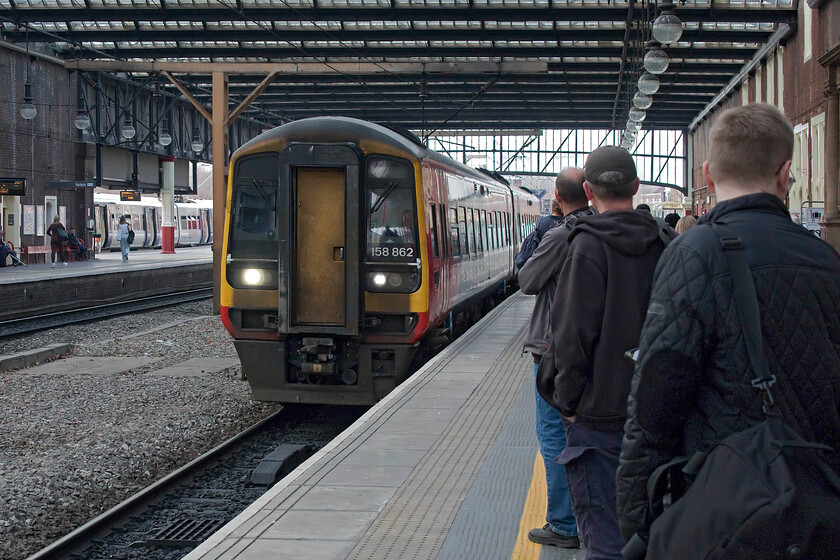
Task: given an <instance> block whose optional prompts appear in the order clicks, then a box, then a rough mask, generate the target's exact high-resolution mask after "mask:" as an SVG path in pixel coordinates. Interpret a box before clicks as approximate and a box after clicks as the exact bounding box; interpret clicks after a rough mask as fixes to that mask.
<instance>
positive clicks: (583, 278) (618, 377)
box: [538, 146, 673, 560]
mask: <svg viewBox="0 0 840 560" xmlns="http://www.w3.org/2000/svg"><path fill="white" fill-rule="evenodd" d="M584 178H585V181H584V184H583V187H584V190H585V191H586V195H587V197H588V198H589V199H590V200H591V201H592V203H593V204H594V206H595V208H596V209H597V210H598V212H599V214H597V215H595V216H584V217H582V218H580V219H579V220H578V221H577V223H576V224H575V227H574V229H573V230H572V231H571V233H570V234H569V249H568V255H567V257H566V260H565V262H564V263H563V267H562V269H561V271H560V276H559V278H558V281H557V291H556V293H555V295H554V305H552V307H551V342H552V343H553V345H554V363H555V366H556V368H557V373H556V375H555V376H554V377H553V379H551V378H544V377H543V376H542V375H541V376H540V384H539V385H538V387H539V390H540V394H541V395H542V396H543V397H544V398H545V399H546V400H547V401H549V402H550V403H551V404H552V405H553V406H555V407H556V408H557V409H559V410H560V412H561V413H562V414H563V416H564V417H565V419H564V423H565V426H566V449H565V450H563V452H562V453H561V454H560V457H559V458H558V461H559V462H560V463H562V464H564V465H566V474H567V477H568V480H569V488H570V490H571V496H572V508H573V509H574V512H575V517H577V522H578V529H579V530H580V535H581V540H582V541H583V545H584V546H585V547H586V556H585V558H586V559H587V560H595V559H598V560H602V559H620V558H622V555H621V549H622V547H623V545H624V543H623V541H622V539H621V534H620V532H619V528H618V516H617V513H616V501H615V473H616V469H617V468H618V455H619V448H620V445H621V438H622V436H623V434H624V431H623V427H624V421H625V418H626V413H627V395H628V394H629V393H630V381H631V379H632V377H633V363H632V362H631V361H630V360H628V359H627V358H626V357H625V356H624V353H625V351H627V350H630V349H632V348H635V347H636V346H638V344H639V333H640V332H641V329H642V322H643V320H644V317H645V311H646V310H647V304H648V297H649V294H650V286H651V282H652V279H653V271H654V268H655V267H656V262H657V260H658V259H659V256H660V255H661V254H662V251H663V250H664V248H665V245H666V243H665V241H664V240H663V239H662V238H661V237H660V227H659V225H658V224H657V222H656V220H654V219H653V217H652V216H651V215H650V214H648V213H647V212H640V211H637V210H634V209H633V195H634V194H636V191H637V190H638V188H639V179H638V177H637V175H636V165H635V164H634V163H633V158H632V157H631V156H630V154H629V153H628V152H627V150H624V149H623V148H619V147H616V146H602V147H600V148H597V149H596V150H594V151H593V152H592V153H591V154H589V157H588V158H587V159H586V165H585V166H584ZM672 234H673V232H672ZM669 240H670V239H669Z"/></svg>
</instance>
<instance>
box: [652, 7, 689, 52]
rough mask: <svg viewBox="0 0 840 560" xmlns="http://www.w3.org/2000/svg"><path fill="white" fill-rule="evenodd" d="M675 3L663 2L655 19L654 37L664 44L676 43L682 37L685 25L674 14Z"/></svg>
mask: <svg viewBox="0 0 840 560" xmlns="http://www.w3.org/2000/svg"><path fill="white" fill-rule="evenodd" d="M675 7H676V6H675V5H674V4H661V5H660V6H659V9H660V10H661V12H660V14H659V17H658V18H656V19H655V20H653V38H654V39H656V40H657V41H659V42H660V43H662V44H663V45H671V44H673V43H676V42H677V41H679V40H680V37H682V32H683V25H682V22H681V21H680V18H678V17H677V16H676V15H675V14H674V8H675Z"/></svg>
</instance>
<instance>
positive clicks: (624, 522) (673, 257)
mask: <svg viewBox="0 0 840 560" xmlns="http://www.w3.org/2000/svg"><path fill="white" fill-rule="evenodd" d="M792 154H793V130H792V129H791V126H790V123H789V122H788V121H787V119H786V118H785V116H784V115H783V114H782V113H780V112H779V111H778V110H777V109H775V108H773V107H771V106H770V105H765V104H750V105H745V106H742V107H737V108H735V109H732V110H729V111H726V112H725V113H723V114H721V115H720V116H719V117H718V120H717V121H716V122H715V124H714V126H713V127H712V129H711V131H710V135H709V151H708V158H709V159H708V161H707V162H705V163H704V164H703V174H704V176H705V179H706V184H707V185H708V186H709V189H711V190H712V191H714V192H715V193H716V195H717V201H718V202H717V204H716V205H715V206H714V207H713V208H712V210H711V211H710V212H709V213H707V214H705V215H704V216H703V217H701V218H700V219H699V220H698V222H697V225H696V226H695V227H693V228H692V229H690V230H688V231H687V232H685V233H684V234H682V235H680V236H679V237H678V238H677V240H676V241H675V242H674V243H672V244H671V245H670V247H669V248H668V250H667V252H666V253H665V254H664V255H663V257H662V260H661V261H660V263H659V266H658V268H657V271H656V276H655V279H654V284H653V293H652V295H651V300H650V306H649V308H648V312H647V318H646V319H645V324H644V329H643V331H642V338H641V343H640V348H639V364H638V366H637V368H636V372H635V376H634V378H633V389H632V394H631V397H630V399H629V403H628V420H627V425H626V427H625V432H626V433H625V436H624V442H623V444H622V450H621V466H620V468H619V471H618V507H619V518H620V524H621V530H622V535H623V536H624V538H625V539H629V538H630V537H631V536H632V535H633V534H634V533H639V535H640V536H641V537H643V538H645V537H647V535H648V534H649V526H650V523H651V521H652V519H651V514H650V511H649V508H648V504H647V499H646V496H647V481H648V479H649V478H650V475H651V473H652V472H653V471H654V469H656V467H657V466H659V465H661V464H663V463H665V462H667V461H669V460H670V459H672V458H674V457H678V456H691V455H692V454H693V453H694V452H695V451H697V450H703V449H707V448H708V446H709V444H710V443H712V442H714V441H717V440H720V439H723V438H725V437H726V436H728V435H730V434H732V433H734V432H737V431H741V430H744V429H746V428H748V427H750V426H752V425H755V424H757V423H759V422H761V421H762V420H763V419H764V416H763V413H762V406H761V405H762V395H761V392H760V390H759V389H756V388H754V387H752V386H751V380H752V379H753V378H754V377H755V374H754V372H753V370H752V368H751V366H750V361H749V357H748V354H747V348H746V344H745V342H744V338H743V335H742V331H741V322H740V319H739V315H738V310H737V308H736V307H735V304H734V301H733V295H732V280H731V271H730V269H729V265H728V263H727V257H726V255H725V254H724V251H723V248H722V246H721V241H720V239H719V237H718V236H717V234H716V233H715V231H714V230H713V229H712V227H711V225H710V224H711V223H712V222H716V223H721V224H725V225H727V226H729V228H730V229H732V230H733V232H734V233H736V234H737V235H738V237H739V238H740V239H741V241H742V243H743V245H744V249H743V257H742V258H744V259H745V260H746V261H747V264H748V265H749V267H750V269H751V271H752V277H753V280H754V282H755V289H756V293H757V296H758V300H759V308H760V315H761V326H762V329H761V331H762V336H763V338H764V354H765V357H766V360H767V364H768V366H769V369H770V373H771V374H772V375H774V376H775V377H776V382H775V384H774V385H773V387H772V389H771V390H772V391H773V394H774V397H775V400H776V402H777V405H778V406H777V408H778V410H779V411H780V412H781V414H782V419H783V420H784V421H785V422H787V423H789V425H790V426H791V427H792V428H794V429H795V430H797V431H798V432H799V433H800V434H801V435H802V436H803V437H805V438H806V439H809V440H811V441H814V442H819V443H824V444H828V445H830V446H832V447H834V448H835V449H840V257H838V255H837V253H836V252H835V251H834V249H832V248H831V247H830V246H829V245H828V244H826V243H824V242H822V241H820V240H819V239H818V238H816V237H815V236H813V235H811V234H810V233H808V232H807V231H805V230H804V229H802V227H801V226H798V225H796V224H794V223H793V222H792V221H791V219H790V215H789V214H788V211H787V208H785V205H784V203H783V202H782V201H783V200H784V199H785V195H786V193H787V190H788V173H789V169H790V165H791V157H792Z"/></svg>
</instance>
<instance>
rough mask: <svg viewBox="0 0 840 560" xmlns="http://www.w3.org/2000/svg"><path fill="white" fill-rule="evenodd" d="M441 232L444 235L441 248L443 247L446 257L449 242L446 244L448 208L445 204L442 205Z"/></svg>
mask: <svg viewBox="0 0 840 560" xmlns="http://www.w3.org/2000/svg"><path fill="white" fill-rule="evenodd" d="M440 233H441V235H443V243H441V249H443V251H442V253H443V257H444V258H446V256H447V255H446V252H447V244H446V208H445V207H444V206H443V204H441V205H440Z"/></svg>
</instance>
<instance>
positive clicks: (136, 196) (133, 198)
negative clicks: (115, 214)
mask: <svg viewBox="0 0 840 560" xmlns="http://www.w3.org/2000/svg"><path fill="white" fill-rule="evenodd" d="M120 201H121V202H140V191H120Z"/></svg>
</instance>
